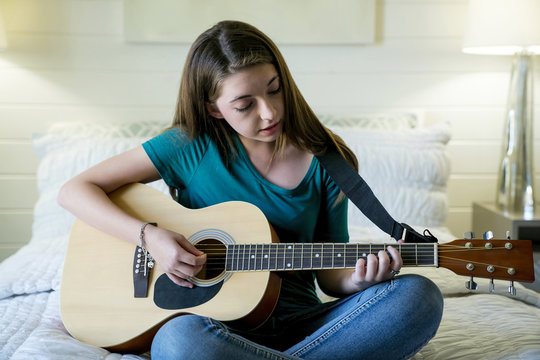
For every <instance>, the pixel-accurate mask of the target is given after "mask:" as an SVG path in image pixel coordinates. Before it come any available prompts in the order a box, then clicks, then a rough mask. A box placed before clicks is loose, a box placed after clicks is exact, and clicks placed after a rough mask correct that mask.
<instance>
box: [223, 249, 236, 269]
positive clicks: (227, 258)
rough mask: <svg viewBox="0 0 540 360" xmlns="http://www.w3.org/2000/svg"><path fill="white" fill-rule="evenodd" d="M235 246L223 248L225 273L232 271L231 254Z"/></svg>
mask: <svg viewBox="0 0 540 360" xmlns="http://www.w3.org/2000/svg"><path fill="white" fill-rule="evenodd" d="M235 247H236V246H235V245H229V246H227V247H225V271H234V270H236V269H234V266H233V253H234V248H235Z"/></svg>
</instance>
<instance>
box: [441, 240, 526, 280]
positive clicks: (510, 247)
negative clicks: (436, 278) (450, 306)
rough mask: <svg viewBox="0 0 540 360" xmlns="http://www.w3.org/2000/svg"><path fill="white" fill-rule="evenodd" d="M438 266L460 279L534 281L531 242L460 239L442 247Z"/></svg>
mask: <svg viewBox="0 0 540 360" xmlns="http://www.w3.org/2000/svg"><path fill="white" fill-rule="evenodd" d="M439 266H441V267H444V268H447V269H449V270H452V271H453V272H455V273H456V274H458V275H465V276H471V277H473V276H474V277H481V278H488V279H499V280H509V281H523V282H533V281H534V265H533V256H532V242H531V241H530V240H497V239H489V240H481V239H458V240H454V241H452V242H449V243H444V244H439Z"/></svg>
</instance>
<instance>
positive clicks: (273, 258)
mask: <svg viewBox="0 0 540 360" xmlns="http://www.w3.org/2000/svg"><path fill="white" fill-rule="evenodd" d="M278 245H279V244H274V243H272V244H270V247H269V250H268V270H276V269H277V247H278Z"/></svg>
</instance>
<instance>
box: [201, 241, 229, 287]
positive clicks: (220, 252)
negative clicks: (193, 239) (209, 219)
mask: <svg viewBox="0 0 540 360" xmlns="http://www.w3.org/2000/svg"><path fill="white" fill-rule="evenodd" d="M195 247H196V248H197V249H199V250H200V251H202V252H204V253H205V254H206V264H205V265H204V266H203V268H202V270H201V271H200V272H199V273H198V274H197V276H196V277H197V278H199V279H201V280H211V279H213V278H216V277H218V276H219V275H221V274H222V273H223V272H224V271H225V251H226V250H227V248H226V247H225V245H223V244H222V243H221V242H220V241H219V240H216V239H205V240H201V241H199V242H198V243H197V244H195Z"/></svg>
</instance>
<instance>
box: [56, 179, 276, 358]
mask: <svg viewBox="0 0 540 360" xmlns="http://www.w3.org/2000/svg"><path fill="white" fill-rule="evenodd" d="M111 199H112V200H113V201H114V202H115V203H116V204H117V205H119V206H120V207H121V208H122V209H124V210H125V211H126V212H128V213H129V214H131V215H133V216H135V217H136V218H138V219H140V220H141V221H145V222H157V223H158V226H160V227H163V228H166V229H169V230H172V231H176V232H178V233H180V234H183V235H184V236H185V237H186V238H188V239H189V238H190V237H191V236H192V235H193V234H198V233H201V231H202V232H203V235H202V236H204V231H205V230H206V229H208V228H209V227H211V228H212V229H219V231H220V233H219V234H225V235H224V236H229V237H230V239H233V241H234V242H235V243H247V242H249V243H271V242H277V237H276V236H275V234H274V232H273V230H272V229H271V226H270V224H269V223H268V221H267V220H266V218H265V217H264V215H263V214H262V212H261V211H260V210H259V209H258V208H257V207H255V206H253V205H251V204H248V203H244V202H228V203H223V204H219V205H215V206H211V207H208V208H204V209H198V210H190V209H186V208H184V207H182V206H180V205H179V204H178V203H176V202H175V201H174V200H172V199H170V198H169V197H167V196H166V195H163V194H162V193H160V192H158V191H157V190H154V189H152V188H151V187H148V186H145V185H141V184H134V185H129V186H126V187H123V188H121V189H119V190H117V191H116V192H114V193H113V194H112V196H111ZM210 234H213V233H212V232H210ZM219 234H218V235H219ZM199 237H200V236H199ZM135 248H136V246H135V245H132V244H130V243H128V242H126V241H123V240H120V239H117V238H115V237H112V236H110V235H107V234H105V233H103V232H101V231H99V230H97V229H95V228H93V227H91V226H89V225H87V224H85V223H84V222H82V221H80V220H76V221H75V223H74V225H73V228H72V231H71V235H70V239H69V245H68V249H67V253H66V260H65V263H64V271H63V278H62V287H61V298H60V301H61V313H62V320H63V322H64V325H65V326H66V328H67V330H68V331H69V332H70V334H71V335H72V336H74V337H75V338H77V339H79V340H81V341H83V342H86V343H89V344H93V345H96V346H99V347H104V348H108V349H110V350H113V351H118V352H122V351H130V352H135V351H144V350H147V349H148V348H149V345H150V343H151V340H152V338H153V336H154V334H155V332H157V330H158V329H159V327H160V326H161V325H162V324H163V323H165V322H166V321H167V320H169V319H170V318H172V317H175V316H178V315H182V314H198V315H204V316H208V317H212V318H214V319H217V320H221V321H236V322H237V323H238V324H244V326H245V327H248V328H249V327H252V328H253V327H256V326H257V325H259V324H261V323H263V322H264V321H265V320H266V319H267V317H268V316H269V315H270V314H271V312H272V311H273V308H274V306H275V303H276V302H277V297H278V295H279V286H280V278H279V277H278V276H277V275H275V273H270V272H268V271H257V272H236V273H233V274H232V275H229V277H228V278H227V279H226V281H221V282H219V283H218V286H220V288H219V292H218V293H217V294H215V295H212V298H211V299H210V300H207V301H205V302H203V303H201V304H191V305H189V306H188V307H186V308H178V309H163V308H160V307H158V306H156V304H155V303H154V295H155V294H154V292H155V290H156V288H155V284H156V280H157V279H158V278H159V277H160V275H162V274H163V271H162V270H161V269H160V268H159V266H158V265H156V266H155V267H154V268H153V269H152V271H151V272H150V278H149V285H148V296H147V297H142V298H135V297H134V290H133V286H134V285H133V261H134V260H133V259H134V252H135ZM164 276H165V275H164ZM201 289H202V291H204V288H201ZM184 294H188V295H186V296H189V289H187V292H186V293H184Z"/></svg>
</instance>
